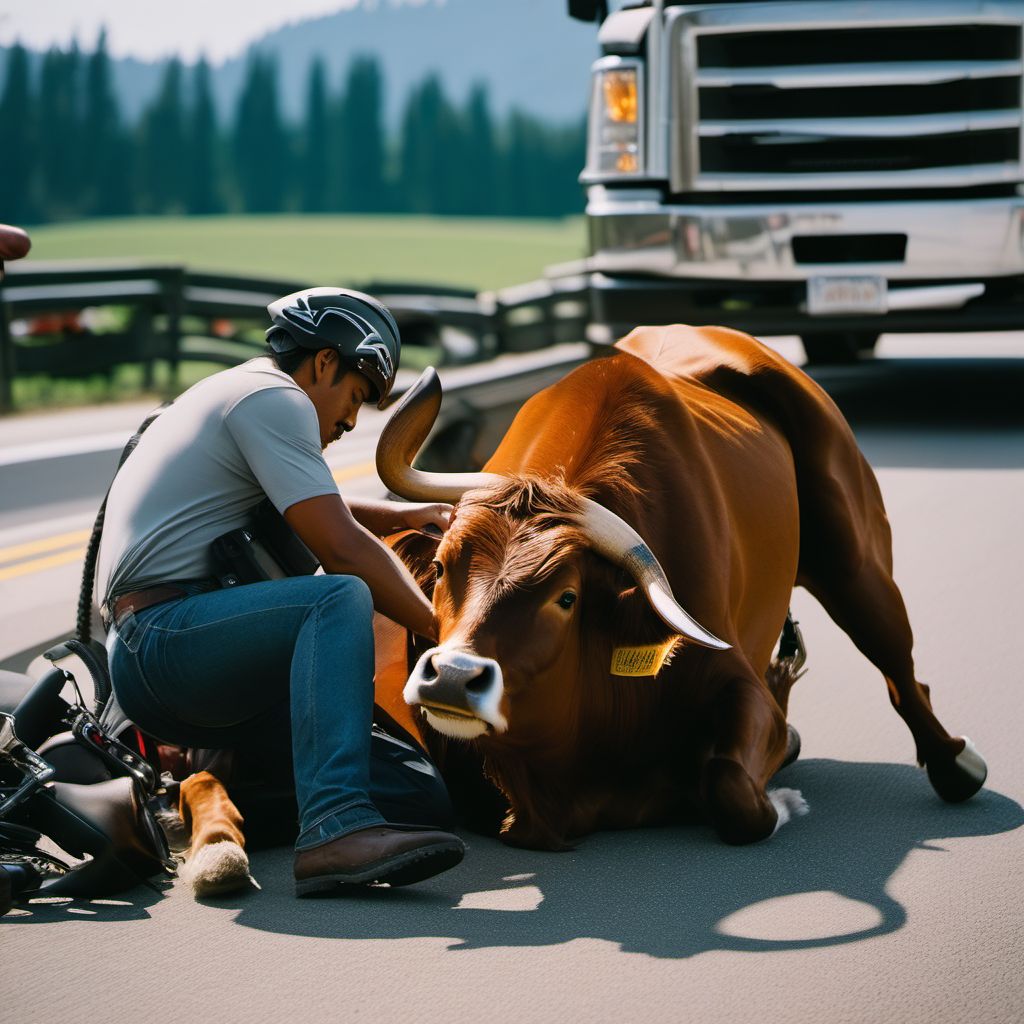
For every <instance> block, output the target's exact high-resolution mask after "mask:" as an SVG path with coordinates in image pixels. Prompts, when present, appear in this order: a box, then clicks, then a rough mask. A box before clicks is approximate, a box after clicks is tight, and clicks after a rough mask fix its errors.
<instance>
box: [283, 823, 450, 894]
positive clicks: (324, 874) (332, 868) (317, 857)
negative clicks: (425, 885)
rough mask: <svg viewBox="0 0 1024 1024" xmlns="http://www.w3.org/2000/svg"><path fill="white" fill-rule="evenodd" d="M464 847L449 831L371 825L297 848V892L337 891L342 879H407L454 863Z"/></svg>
mask: <svg viewBox="0 0 1024 1024" xmlns="http://www.w3.org/2000/svg"><path fill="white" fill-rule="evenodd" d="M465 852H466V847H465V844H464V843H463V842H462V840H461V839H460V838H459V837H458V836H455V835H452V834H451V833H450V832H441V831H438V830H435V829H426V828H416V827H414V826H411V825H404V826H392V825H373V826H371V827H370V828H364V829H360V830H359V831H358V832H350V833H349V834H348V835H347V836H342V837H341V838H340V839H334V840H332V841H331V842H329V843H324V844H323V846H314V847H313V849H311V850H301V851H299V852H298V853H296V854H295V868H294V874H295V895H296V896H323V895H330V894H337V893H338V892H340V891H342V890H343V887H344V886H346V885H366V884H368V883H370V882H387V883H388V884H389V885H409V884H411V883H412V882H420V881H422V880H423V879H424V878H431V877H432V876H434V875H438V874H440V873H441V872H442V871H447V870H448V868H453V867H455V865H456V864H458V863H459V861H461V860H462V856H463V854H464V853H465Z"/></svg>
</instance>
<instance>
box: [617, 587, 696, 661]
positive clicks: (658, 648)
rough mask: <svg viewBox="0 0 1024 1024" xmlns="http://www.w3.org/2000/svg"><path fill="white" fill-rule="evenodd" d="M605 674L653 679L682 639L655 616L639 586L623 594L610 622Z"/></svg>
mask: <svg viewBox="0 0 1024 1024" xmlns="http://www.w3.org/2000/svg"><path fill="white" fill-rule="evenodd" d="M612 621H613V622H614V623H615V626H614V628H613V630H612V645H611V650H610V654H609V665H608V671H609V672H610V673H611V674H612V675H613V676H622V677H626V678H638V679H639V678H644V677H646V678H653V677H655V676H657V675H658V673H659V672H661V670H662V669H663V668H664V667H665V666H666V665H667V664H668V663H669V662H670V661H671V660H672V656H673V655H674V654H675V652H676V649H677V647H678V646H679V644H680V642H681V641H682V637H681V636H680V635H679V634H678V633H675V632H673V631H672V630H671V629H670V628H669V627H668V626H666V625H665V623H664V622H662V621H661V619H660V618H659V617H658V616H657V615H656V614H655V612H654V610H653V609H652V608H651V604H650V602H649V601H648V600H647V595H646V594H644V592H643V590H641V589H640V587H636V586H633V587H630V588H628V589H627V590H624V591H622V592H621V593H620V594H619V596H618V600H617V601H616V607H615V612H614V618H613V620H612Z"/></svg>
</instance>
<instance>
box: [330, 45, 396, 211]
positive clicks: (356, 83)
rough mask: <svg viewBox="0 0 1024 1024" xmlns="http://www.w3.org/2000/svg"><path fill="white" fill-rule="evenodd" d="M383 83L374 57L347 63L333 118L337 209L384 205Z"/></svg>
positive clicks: (386, 195) (373, 208) (371, 209)
mask: <svg viewBox="0 0 1024 1024" xmlns="http://www.w3.org/2000/svg"><path fill="white" fill-rule="evenodd" d="M383 107H384V82H383V77H382V75H381V71H380V65H379V64H378V63H377V60H376V58H375V57H369V56H362V57H355V58H354V59H353V61H352V63H351V65H350V66H349V69H348V75H347V76H346V80H345V90H344V93H343V96H342V100H341V109H340V112H339V116H338V119H337V129H336V130H337V132H338V137H337V139H336V140H335V145H336V151H337V154H338V171H337V173H338V178H339V183H340V186H341V187H340V190H339V191H340V193H341V204H342V205H341V208H342V209H345V210H351V211H353V212H356V213H373V212H376V211H379V210H384V209H387V207H388V205H389V204H388V194H387V192H388V190H387V185H386V182H385V173H384V162H385V157H386V143H385V136H384V113H383Z"/></svg>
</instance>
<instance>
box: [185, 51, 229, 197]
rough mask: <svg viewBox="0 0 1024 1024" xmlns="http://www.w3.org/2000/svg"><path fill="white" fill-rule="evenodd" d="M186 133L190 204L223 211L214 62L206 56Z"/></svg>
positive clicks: (198, 69) (195, 78)
mask: <svg viewBox="0 0 1024 1024" xmlns="http://www.w3.org/2000/svg"><path fill="white" fill-rule="evenodd" d="M186 136H187V140H188V142H187V149H188V154H189V164H188V171H187V173H188V185H187V193H186V208H187V210H188V212H189V213H200V214H208V213H220V212H221V211H222V210H223V209H224V188H223V181H222V173H223V172H222V170H221V167H222V164H221V161H220V160H219V158H218V157H219V153H218V148H219V137H218V134H217V112H216V110H215V108H214V105H213V95H212V93H211V89H210V65H209V64H207V63H206V60H205V58H202V57H201V58H200V59H199V60H198V61H197V62H196V66H195V68H194V70H193V72H192V103H191V107H190V109H189V114H188V128H187V132H186Z"/></svg>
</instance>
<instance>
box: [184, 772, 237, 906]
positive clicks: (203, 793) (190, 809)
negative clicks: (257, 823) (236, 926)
mask: <svg viewBox="0 0 1024 1024" xmlns="http://www.w3.org/2000/svg"><path fill="white" fill-rule="evenodd" d="M179 809H180V812H181V818H182V821H183V822H184V824H185V831H186V832H187V833H189V834H190V835H191V837H192V838H191V842H190V845H189V849H188V852H187V854H186V856H185V863H184V865H183V867H182V869H181V871H180V875H181V877H182V878H183V879H184V880H185V881H187V882H188V883H189V885H191V886H192V891H193V892H194V894H195V895H196V896H197V897H204V896H218V895H223V894H224V893H228V892H234V891H236V890H238V889H242V888H248V886H250V885H251V884H252V876H251V875H250V873H249V858H248V857H247V856H246V853H245V850H244V849H243V847H244V846H245V837H244V836H243V835H242V816H241V814H239V813H238V808H237V807H235V805H234V804H233V803H232V802H231V798H230V797H229V796H228V793H227V790H226V789H225V788H224V785H223V783H222V782H221V781H220V779H218V778H217V777H216V776H214V775H211V774H210V773H209V772H207V771H202V772H196V774H194V775H190V776H189V777H188V778H187V779H185V781H184V782H182V784H181V796H180V802H179Z"/></svg>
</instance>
